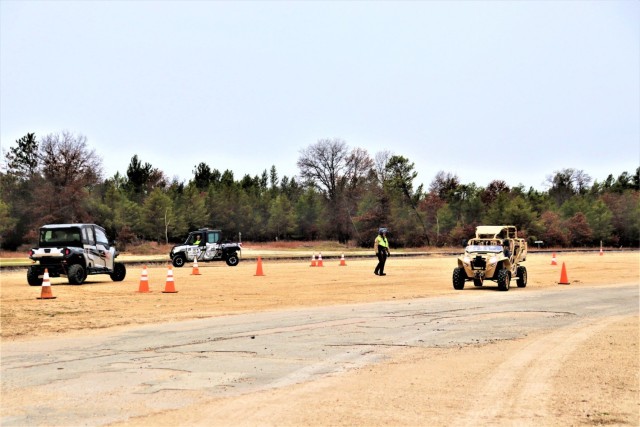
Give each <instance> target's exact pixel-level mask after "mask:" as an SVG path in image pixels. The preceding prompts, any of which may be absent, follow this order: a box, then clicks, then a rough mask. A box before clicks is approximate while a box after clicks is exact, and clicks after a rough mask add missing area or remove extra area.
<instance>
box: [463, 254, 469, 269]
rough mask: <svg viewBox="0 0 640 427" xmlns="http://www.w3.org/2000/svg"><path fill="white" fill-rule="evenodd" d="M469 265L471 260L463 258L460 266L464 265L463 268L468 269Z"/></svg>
mask: <svg viewBox="0 0 640 427" xmlns="http://www.w3.org/2000/svg"><path fill="white" fill-rule="evenodd" d="M469 264H471V260H470V259H469V257H468V256H466V257H464V258H463V259H462V265H464V266H465V267H469Z"/></svg>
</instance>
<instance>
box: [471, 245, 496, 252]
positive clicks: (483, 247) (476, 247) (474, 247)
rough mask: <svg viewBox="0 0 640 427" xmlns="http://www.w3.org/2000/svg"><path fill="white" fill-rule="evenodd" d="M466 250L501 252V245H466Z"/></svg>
mask: <svg viewBox="0 0 640 427" xmlns="http://www.w3.org/2000/svg"><path fill="white" fill-rule="evenodd" d="M467 252H487V253H499V252H502V246H500V245H469V246H467Z"/></svg>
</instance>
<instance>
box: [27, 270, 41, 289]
mask: <svg viewBox="0 0 640 427" xmlns="http://www.w3.org/2000/svg"><path fill="white" fill-rule="evenodd" d="M27 282H28V283H29V286H42V277H38V271H37V270H36V269H35V268H33V267H29V269H28V270H27Z"/></svg>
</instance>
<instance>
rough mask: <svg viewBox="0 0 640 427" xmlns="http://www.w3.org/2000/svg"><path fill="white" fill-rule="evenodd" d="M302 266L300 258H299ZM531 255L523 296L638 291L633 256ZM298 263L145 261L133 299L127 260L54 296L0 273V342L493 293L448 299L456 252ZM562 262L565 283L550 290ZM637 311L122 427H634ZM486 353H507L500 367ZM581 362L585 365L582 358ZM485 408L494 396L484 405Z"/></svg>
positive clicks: (135, 276)
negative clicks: (573, 290) (624, 287)
mask: <svg viewBox="0 0 640 427" xmlns="http://www.w3.org/2000/svg"><path fill="white" fill-rule="evenodd" d="M309 258H310V256H309ZM557 261H558V265H555V266H554V265H551V257H550V255H549V254H531V255H530V256H529V259H528V260H527V262H526V263H525V265H526V267H527V269H528V274H529V283H528V285H527V288H524V289H521V288H516V287H515V281H514V282H513V284H512V286H513V287H512V289H511V290H510V291H509V292H528V291H529V290H531V289H544V288H552V287H557V286H576V287H589V286H609V285H613V284H636V285H638V284H640V254H639V253H638V252H627V253H618V252H607V253H605V255H604V256H599V255H598V252H597V251H596V252H592V253H559V254H558V258H557ZM346 262H347V266H346V267H342V266H339V265H338V261H337V260H331V261H328V260H327V261H325V262H324V267H310V265H309V264H310V262H309V261H308V260H300V261H286V262H285V261H269V260H265V261H263V262H262V270H263V272H264V276H256V272H257V264H256V261H255V260H246V261H243V262H241V263H240V265H239V266H237V267H233V268H232V267H227V266H226V265H224V264H222V263H212V264H202V263H201V264H200V265H199V270H200V273H201V275H192V274H191V273H192V268H191V266H187V267H184V268H181V269H173V273H174V278H175V288H176V290H177V291H178V292H177V293H173V294H167V293H163V292H162V291H163V290H164V289H165V286H166V278H167V273H168V268H167V266H166V265H153V266H151V265H150V266H148V275H149V286H150V290H151V292H149V293H139V292H138V290H139V286H140V278H141V273H142V266H140V265H130V266H128V271H127V278H126V279H125V281H123V282H120V283H114V282H112V281H111V280H110V279H109V277H108V276H90V277H89V278H88V280H87V282H86V283H85V284H84V285H82V286H72V285H69V284H68V283H67V282H66V279H64V278H53V279H51V282H52V291H53V295H54V296H55V297H56V299H52V300H39V299H37V297H38V296H40V288H39V287H30V286H28V285H27V283H26V277H25V276H26V274H25V271H24V270H20V271H6V270H5V271H2V273H1V276H0V278H1V283H0V302H1V306H0V311H1V315H2V317H1V320H2V325H1V326H2V331H1V337H2V340H5V341H7V340H20V341H25V340H31V339H37V338H40V337H51V336H56V335H65V336H68V335H72V334H83V335H84V334H100V333H101V332H102V331H104V330H106V329H107V328H109V330H110V331H113V329H114V328H127V327H130V326H132V325H140V324H146V323H156V322H167V321H180V320H186V319H194V318H204V317H211V316H221V315H227V314H232V313H244V312H252V311H258V310H279V309H284V308H290V307H305V306H306V307H311V306H325V305H333V304H345V303H359V302H371V301H383V300H394V299H395V300H398V299H411V298H424V297H437V296H440V295H459V297H461V298H464V296H465V293H468V294H469V295H471V294H474V293H476V292H498V291H497V287H496V286H495V283H493V282H488V286H486V287H485V288H488V289H485V288H482V289H478V288H474V286H473V284H471V283H470V282H468V283H467V285H466V287H465V289H464V290H463V291H455V290H454V289H453V288H452V285H451V274H452V270H453V267H454V266H455V265H456V260H455V257H451V256H428V257H417V258H416V257H394V256H392V257H391V258H389V260H388V264H387V269H386V272H387V273H388V275H387V276H385V277H378V276H375V275H374V274H373V267H374V266H375V261H374V260H373V259H365V260H361V259H358V260H350V259H348V258H347V260H346ZM563 263H565V266H566V269H567V276H568V279H569V282H570V284H569V285H559V284H558V281H559V279H560V272H561V267H562V264H563ZM639 335H640V326H639V319H638V316H633V317H615V318H608V319H603V320H602V321H601V322H598V323H596V324H589V325H582V326H580V327H577V326H576V327H575V328H570V329H567V330H558V331H551V332H548V333H540V334H537V335H532V336H528V337H526V338H523V339H519V340H512V341H499V342H494V343H492V344H488V345H482V346H464V347H455V348H433V349H419V350H418V349H409V350H402V351H399V352H397V353H395V354H394V356H393V358H392V359H391V360H389V361H387V362H384V363H380V364H376V365H371V366H367V367H365V368H361V369H356V370H352V371H349V372H346V373H344V374H340V375H335V376H328V377H326V378H323V379H322V380H319V381H313V382H311V383H305V384H299V385H295V386H288V387H283V388H281V389H276V390H269V391H263V392H257V393H253V394H250V395H244V396H240V397H228V398H221V399H215V400H212V401H211V402H209V403H208V404H206V405H199V406H198V407H190V408H188V409H184V410H178V411H169V412H163V413H159V414H155V415H153V416H149V417H144V418H137V419H131V420H129V421H128V422H127V423H126V425H149V426H150V425H274V426H275V425H278V426H288V425H290V426H297V425H313V426H315V425H318V426H320V425H323V426H324V425H367V426H382V425H410V426H411V425H434V426H437V425H456V426H457V425H562V426H564V425H629V426H637V425H640V415H639V414H640V394H639V393H640V392H639V372H640V361H639V360H640V353H639V342H638V341H639ZM496 354H503V355H508V357H503V358H501V361H500V362H499V363H496V358H495V355H496ZM585 355H588V357H585ZM487 401H492V402H495V401H499V402H500V405H491V406H490V407H491V410H487V409H486V408H487V405H485V402H487Z"/></svg>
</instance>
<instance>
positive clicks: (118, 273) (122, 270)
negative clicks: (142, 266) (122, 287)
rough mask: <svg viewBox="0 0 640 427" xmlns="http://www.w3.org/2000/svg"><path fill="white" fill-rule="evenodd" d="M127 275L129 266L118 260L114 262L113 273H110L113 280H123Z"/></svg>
mask: <svg viewBox="0 0 640 427" xmlns="http://www.w3.org/2000/svg"><path fill="white" fill-rule="evenodd" d="M126 275H127V267H125V265H124V264H123V263H121V262H116V263H115V264H113V273H111V274H110V275H109V276H111V280H113V281H114V282H122V281H123V280H124V278H125V276H126Z"/></svg>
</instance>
